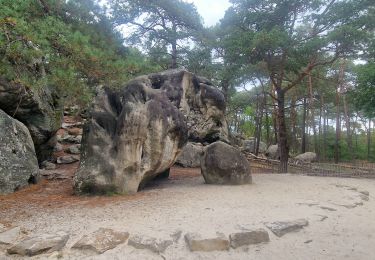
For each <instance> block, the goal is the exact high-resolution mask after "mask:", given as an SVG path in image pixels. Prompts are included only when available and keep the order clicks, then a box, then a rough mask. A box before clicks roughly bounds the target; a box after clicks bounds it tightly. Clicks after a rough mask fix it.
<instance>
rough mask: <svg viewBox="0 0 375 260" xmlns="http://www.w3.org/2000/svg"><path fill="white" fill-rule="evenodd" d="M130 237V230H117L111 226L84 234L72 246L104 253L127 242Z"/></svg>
mask: <svg viewBox="0 0 375 260" xmlns="http://www.w3.org/2000/svg"><path fill="white" fill-rule="evenodd" d="M128 238H129V233H128V232H117V231H114V230H112V229H109V228H100V229H98V230H97V231H95V232H94V233H92V234H90V235H85V236H83V237H82V238H81V239H80V240H79V241H78V242H77V243H75V244H74V245H73V247H72V248H74V249H82V250H91V251H94V252H96V253H98V254H102V253H104V252H105V251H107V250H110V249H113V248H115V247H117V246H118V245H120V244H122V243H125V242H126V240H127V239H128Z"/></svg>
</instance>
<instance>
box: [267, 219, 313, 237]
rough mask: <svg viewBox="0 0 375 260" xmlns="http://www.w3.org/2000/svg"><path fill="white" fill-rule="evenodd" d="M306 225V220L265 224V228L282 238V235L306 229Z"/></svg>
mask: <svg viewBox="0 0 375 260" xmlns="http://www.w3.org/2000/svg"><path fill="white" fill-rule="evenodd" d="M308 224H309V222H308V221H307V220H306V219H297V220H292V221H277V222H272V223H265V225H266V227H267V228H269V229H270V230H271V231H272V232H273V233H274V234H275V235H276V236H278V237H282V236H283V235H285V234H287V233H290V232H295V231H298V230H300V229H302V228H303V227H306V226H307V225H308Z"/></svg>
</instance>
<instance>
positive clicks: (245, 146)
mask: <svg viewBox="0 0 375 260" xmlns="http://www.w3.org/2000/svg"><path fill="white" fill-rule="evenodd" d="M255 146H256V139H255V138H252V139H248V140H244V141H243V143H242V150H243V151H245V152H249V153H255ZM266 150H267V145H266V144H265V143H264V142H262V141H260V142H259V153H265V152H266Z"/></svg>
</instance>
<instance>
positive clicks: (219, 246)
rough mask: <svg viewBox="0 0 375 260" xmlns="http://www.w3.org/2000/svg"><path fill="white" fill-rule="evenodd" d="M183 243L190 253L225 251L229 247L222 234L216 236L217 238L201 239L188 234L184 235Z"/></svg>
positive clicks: (199, 236) (195, 234)
mask: <svg viewBox="0 0 375 260" xmlns="http://www.w3.org/2000/svg"><path fill="white" fill-rule="evenodd" d="M185 241H186V243H187V245H188V247H189V249H190V251H192V252H193V251H202V252H211V251H226V250H229V247H230V244H229V240H228V238H226V237H225V236H224V235H222V234H218V236H217V237H210V238H202V236H201V235H199V234H197V233H188V234H186V235H185Z"/></svg>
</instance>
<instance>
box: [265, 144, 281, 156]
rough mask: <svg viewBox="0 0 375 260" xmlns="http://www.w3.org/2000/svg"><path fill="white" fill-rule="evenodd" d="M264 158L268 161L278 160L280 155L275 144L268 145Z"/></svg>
mask: <svg viewBox="0 0 375 260" xmlns="http://www.w3.org/2000/svg"><path fill="white" fill-rule="evenodd" d="M266 156H267V158H269V159H273V160H279V159H280V155H279V147H278V145H277V144H274V145H270V146H269V147H268V149H267V151H266Z"/></svg>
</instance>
